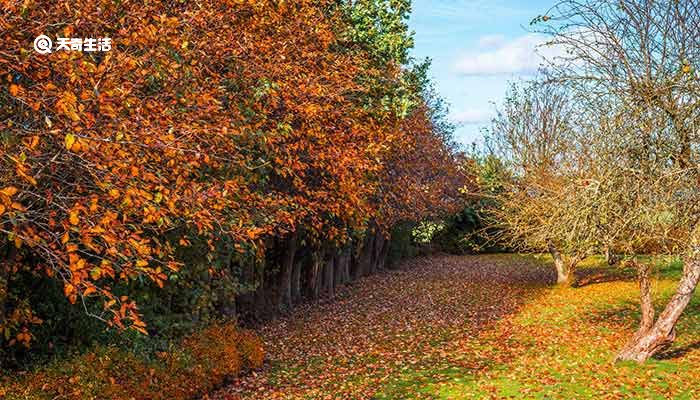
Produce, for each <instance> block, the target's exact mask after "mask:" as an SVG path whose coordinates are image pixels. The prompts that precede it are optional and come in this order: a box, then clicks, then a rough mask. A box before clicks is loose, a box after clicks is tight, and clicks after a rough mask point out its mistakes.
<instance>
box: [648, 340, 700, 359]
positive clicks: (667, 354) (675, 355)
mask: <svg viewBox="0 0 700 400" xmlns="http://www.w3.org/2000/svg"><path fill="white" fill-rule="evenodd" d="M697 349H700V340H698V341H696V342H693V343H690V344H688V345H686V346H681V347H677V348H670V349H668V350H666V351H664V352H662V353H659V354H657V355H656V356H654V358H655V359H657V360H675V359H679V358H682V357H683V356H685V355H686V354H688V353H690V352H691V351H693V350H697Z"/></svg>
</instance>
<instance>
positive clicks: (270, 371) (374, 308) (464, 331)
mask: <svg viewBox="0 0 700 400" xmlns="http://www.w3.org/2000/svg"><path fill="white" fill-rule="evenodd" d="M549 263H550V261H549V260H548V259H546V258H541V259H537V258H534V257H522V256H510V255H495V256H477V257H437V258H430V259H421V260H418V261H415V262H414V264H415V265H409V266H407V267H409V268H408V269H406V270H405V271H401V272H398V273H389V274H385V275H382V276H379V277H374V278H369V279H368V282H367V283H360V284H358V285H357V286H354V287H351V288H349V289H348V290H347V291H346V292H344V293H342V294H341V295H340V297H339V298H338V299H336V301H335V302H329V303H328V304H325V305H321V306H309V308H308V309H305V310H302V311H299V312H298V314H295V315H293V316H290V318H289V319H286V320H282V321H278V322H274V323H272V324H270V325H268V326H266V327H263V328H261V331H262V332H263V336H264V337H265V339H266V341H267V342H268V346H269V348H270V351H271V353H272V354H273V355H272V357H273V358H272V360H271V361H270V363H269V366H268V367H267V369H266V370H265V371H263V372H262V373H261V374H259V375H257V376H255V377H252V378H246V380H244V381H241V382H238V385H235V386H233V387H232V388H229V389H227V390H225V391H223V392H221V393H219V394H218V396H222V397H223V398H229V399H233V398H251V399H252V398H255V399H258V398H279V399H286V398H289V399H292V398H293V399H297V398H300V399H304V398H308V399H316V398H318V399H321V398H323V399H325V398H327V399H335V398H338V399H341V398H342V399H345V398H372V399H413V398H426V399H471V398H522V399H537V398H541V399H575V398H595V399H600V398H610V399H618V398H620V399H622V398H633V399H657V398H658V399H666V398H678V399H695V398H700V388H699V387H698V384H699V383H700V302H698V301H697V300H695V301H693V302H692V303H691V305H690V306H689V307H688V309H687V310H686V313H685V314H684V315H683V317H682V318H681V321H680V323H679V326H678V338H677V341H676V343H675V345H674V347H673V348H672V349H670V350H669V351H668V352H667V353H665V354H663V355H662V356H661V357H659V359H655V360H652V361H650V362H648V363H646V364H643V365H637V364H634V363H621V364H614V363H613V359H614V357H615V354H616V351H617V350H618V349H619V348H620V347H621V346H622V345H623V344H624V342H625V341H626V339H627V338H628V337H629V336H630V335H631V334H632V333H633V332H634V330H635V328H636V324H637V321H638V317H639V312H638V305H637V295H638V290H637V287H636V283H635V282H632V281H621V282H606V283H597V284H591V285H587V286H583V287H579V288H569V287H554V286H551V281H552V278H553V273H551V276H550V274H549V273H550V272H551V271H550V268H549ZM658 263H659V264H660V266H661V267H660V268H659V272H658V274H657V279H656V280H655V283H654V292H655V297H656V299H657V300H658V301H657V305H658V307H662V306H663V301H664V300H665V299H666V298H667V297H668V296H670V294H671V293H672V291H673V289H674V287H675V280H676V279H677V277H678V275H679V269H680V264H679V263H678V262H673V260H659V261H658ZM599 264H600V260H599V259H590V260H587V261H586V263H584V268H594V267H597V266H598V265H599ZM413 274H420V275H421V276H420V277H418V276H414V275H413ZM417 278H422V279H417ZM409 282H413V283H410V284H409ZM377 289H384V290H377ZM372 291H374V293H382V294H381V295H378V296H374V298H367V297H366V296H367V295H368V294H369V293H372ZM343 304H345V306H343ZM350 304H352V305H353V306H350ZM360 304H363V305H364V307H362V306H360ZM363 309H364V310H365V311H366V312H365V313H364V314H363V313H362V310H363ZM351 310H355V311H351ZM365 327H366V329H364V328H365ZM234 388H235V389H234Z"/></svg>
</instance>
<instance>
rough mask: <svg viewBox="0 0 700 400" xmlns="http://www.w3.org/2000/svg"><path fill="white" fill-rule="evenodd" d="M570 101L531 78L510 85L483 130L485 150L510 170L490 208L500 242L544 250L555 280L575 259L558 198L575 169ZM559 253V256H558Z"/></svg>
mask: <svg viewBox="0 0 700 400" xmlns="http://www.w3.org/2000/svg"><path fill="white" fill-rule="evenodd" d="M571 114H572V110H571V101H570V99H569V97H568V95H567V94H566V93H565V92H564V91H563V90H562V88H561V87H559V86H558V85H555V84H551V83H541V82H530V83H526V84H523V85H522V87H520V86H518V85H516V84H514V85H513V86H512V87H511V90H510V93H509V94H508V96H507V98H506V101H505V103H504V105H503V108H502V109H501V110H500V111H499V113H498V116H497V117H496V118H495V119H494V121H493V124H492V126H491V128H490V129H489V130H488V131H487V138H486V139H487V145H488V146H489V148H490V151H491V152H492V153H494V154H495V155H496V156H498V157H499V158H500V159H501V160H502V161H503V162H505V163H506V165H507V166H508V168H510V169H511V170H512V179H511V180H510V181H509V182H504V184H505V188H504V190H503V191H501V192H500V193H499V194H498V204H499V207H496V208H494V209H492V210H491V213H490V217H491V219H492V225H493V224H496V225H498V226H499V227H500V229H498V230H495V231H494V232H497V233H498V235H499V238H498V239H499V240H500V241H505V242H507V243H508V244H509V247H512V248H516V249H519V250H525V251H548V252H549V253H550V254H551V255H552V258H553V260H554V266H555V268H556V270H557V282H558V283H566V282H570V281H571V276H572V274H573V270H574V268H575V265H576V263H577V261H578V259H579V257H576V256H569V257H567V256H566V255H565V254H569V255H571V253H570V252H569V251H570V250H572V249H576V250H578V248H579V247H578V246H571V241H572V240H575V238H572V237H570V235H568V234H567V233H566V232H563V231H562V230H560V229H557V228H558V227H561V226H562V218H563V217H564V216H565V214H563V213H562V208H561V207H560V203H561V201H562V199H561V197H562V196H566V195H567V192H566V190H565V188H564V186H565V185H566V184H567V181H568V180H569V179H570V178H571V176H572V173H575V168H573V167H574V166H575V163H573V162H572V161H573V160H572V159H571V157H570V155H571V147H572V139H573V136H572V134H573V131H572V130H571V124H570V122H571V121H570V120H569V117H570V115H571ZM562 252H564V255H563V254H562Z"/></svg>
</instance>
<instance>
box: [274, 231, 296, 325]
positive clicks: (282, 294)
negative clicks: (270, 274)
mask: <svg viewBox="0 0 700 400" xmlns="http://www.w3.org/2000/svg"><path fill="white" fill-rule="evenodd" d="M296 252H297V234H296V232H294V233H292V234H291V235H290V237H289V239H288V240H287V246H286V249H285V254H284V258H283V259H282V263H281V265H280V281H279V299H278V302H277V305H278V309H279V310H280V311H282V312H286V311H289V310H291V309H292V268H294V255H295V254H296Z"/></svg>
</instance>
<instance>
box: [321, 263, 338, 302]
mask: <svg viewBox="0 0 700 400" xmlns="http://www.w3.org/2000/svg"><path fill="white" fill-rule="evenodd" d="M323 265H324V267H323V272H324V273H323V292H324V293H325V294H326V295H328V296H329V297H333V294H334V293H335V291H334V289H335V288H334V286H333V284H334V283H335V282H334V277H335V273H334V269H335V257H332V256H331V257H329V258H328V261H326V262H325V263H324V264H323Z"/></svg>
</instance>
